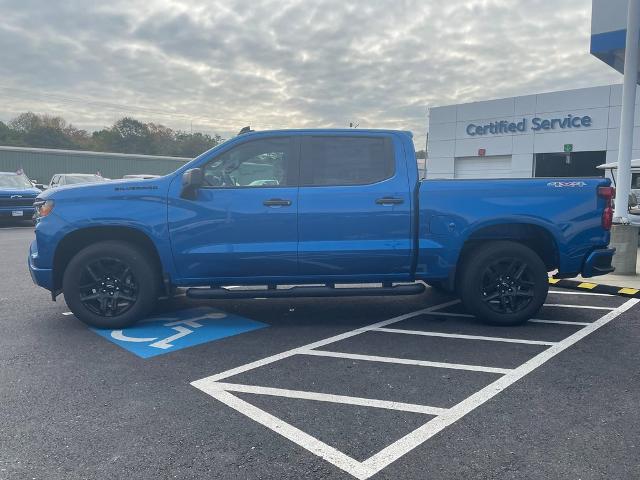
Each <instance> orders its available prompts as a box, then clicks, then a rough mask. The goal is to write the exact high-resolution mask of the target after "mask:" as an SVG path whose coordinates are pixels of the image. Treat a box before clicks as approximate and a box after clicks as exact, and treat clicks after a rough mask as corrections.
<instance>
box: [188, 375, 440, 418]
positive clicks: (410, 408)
mask: <svg viewBox="0 0 640 480" xmlns="http://www.w3.org/2000/svg"><path fill="white" fill-rule="evenodd" d="M198 388H200V387H198ZM201 390H203V391H204V392H206V393H208V394H209V395H213V394H214V393H215V392H219V391H227V392H238V393H254V394H257V395H269V396H273V397H285V398H299V399H301V400H316V401H318V402H329V403H342V404H346V405H359V406H361V407H374V408H384V409H387V410H399V411H402V412H413V413H424V414H426V415H442V414H443V413H444V412H445V411H446V410H447V409H446V408H439V407H430V406H428V405H416V404H413V403H404V402H391V401H388V400H377V399H374V398H361V397H351V396H346V395H333V394H330V393H320V392H305V391H301V390H289V389H286V388H272V387H261V386H258V385H244V384H238V383H222V382H214V383H207V384H203V385H202V388H201Z"/></svg>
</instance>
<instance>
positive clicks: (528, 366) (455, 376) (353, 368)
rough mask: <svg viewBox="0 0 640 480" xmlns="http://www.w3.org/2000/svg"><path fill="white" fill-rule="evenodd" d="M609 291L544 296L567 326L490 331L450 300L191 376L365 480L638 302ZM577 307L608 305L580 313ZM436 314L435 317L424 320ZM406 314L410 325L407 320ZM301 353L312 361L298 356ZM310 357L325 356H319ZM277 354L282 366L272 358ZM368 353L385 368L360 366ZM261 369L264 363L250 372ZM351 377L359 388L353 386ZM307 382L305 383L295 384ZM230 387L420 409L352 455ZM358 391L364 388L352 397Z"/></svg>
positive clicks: (251, 415)
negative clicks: (410, 421) (398, 431)
mask: <svg viewBox="0 0 640 480" xmlns="http://www.w3.org/2000/svg"><path fill="white" fill-rule="evenodd" d="M616 300H617V299H613V301H612V305H610V306H603V305H598V306H594V305H577V304H564V303H563V304H556V303H549V304H547V305H546V306H545V310H552V309H558V308H567V309H572V310H574V314H573V318H576V319H580V320H576V321H575V322H573V323H574V325H570V323H571V322H570V321H563V322H562V323H559V324H556V323H549V322H553V320H548V321H544V322H536V323H532V325H526V326H523V327H520V328H511V329H509V330H508V335H507V336H504V335H502V336H493V335H491V333H494V332H496V331H497V330H499V332H498V333H500V334H502V333H503V332H505V331H506V330H507V329H505V328H497V327H486V326H481V325H478V324H470V323H469V322H468V321H467V322H465V320H467V319H468V318H469V316H468V314H466V313H465V312H464V309H462V308H459V307H460V305H459V303H458V302H457V301H455V300H453V301H449V302H446V303H443V304H439V305H436V306H434V307H430V308H426V309H423V310H418V311H416V312H412V313H409V314H404V315H401V316H399V317H395V318H391V319H389V320H384V321H382V322H377V323H374V324H371V325H368V326H366V327H361V328H359V329H356V330H352V331H350V332H346V333H342V334H339V335H336V336H333V337H330V338H327V339H324V340H320V341H317V342H313V343H311V344H308V345H304V346H301V347H298V348H295V349H292V350H288V351H285V352H282V353H279V354H276V355H272V356H269V357H266V358H264V359H261V360H258V361H255V362H251V363H248V364H246V365H243V366H240V367H236V368H233V369H231V370H228V371H226V372H222V373H219V374H215V375H212V376H210V377H206V378H203V379H200V380H197V381H195V382H193V383H192V385H193V386H195V387H197V388H199V389H200V390H202V391H203V392H205V393H207V394H209V395H210V396H211V397H213V398H215V399H216V400H218V401H220V402H222V403H225V404H226V405H228V406H229V407H231V408H233V409H235V410H237V411H238V412H240V413H242V414H244V415H246V416H247V417H249V418H250V419H252V420H254V421H256V422H258V423H260V424H262V425H264V426H265V427H267V428H269V429H271V430H272V431H274V432H275V433H278V434H280V435H282V436H284V437H285V438H287V439H289V440H291V441H292V442H294V443H296V444H297V445H299V446H301V447H303V448H305V449H306V450H308V451H310V452H311V453H314V454H316V455H318V456H320V457H322V458H324V459H325V460H327V461H328V462H330V463H332V464H334V465H335V466H336V467H338V468H340V469H342V470H344V471H345V472H347V473H349V474H351V475H353V476H354V477H356V478H359V479H365V478H369V477H370V476H372V475H375V474H376V473H378V472H379V471H380V470H382V469H383V468H385V467H386V466H387V465H389V464H391V463H393V462H394V461H396V460H397V459H399V458H400V457H401V456H403V455H404V454H406V453H408V452H410V451H411V450H413V449H414V448H416V447H417V446H419V445H420V444H421V443H423V442H425V441H426V440H428V439H429V438H431V437H432V436H433V435H435V434H437V433H438V432H440V431H441V430H442V429H444V428H446V427H447V426H448V425H451V424H452V423H454V422H456V421H457V420H459V419H461V418H463V417H464V416H465V415H466V414H467V413H469V412H471V411H472V410H474V409H475V408H477V407H479V406H480V405H482V404H483V403H485V402H486V401H487V400H489V399H491V398H492V397H493V396H495V395H496V394H497V393H499V392H500V391H501V390H503V389H504V388H507V387H508V386H509V385H511V384H512V383H514V382H516V381H517V380H519V379H520V378H522V377H523V376H524V375H526V374H528V373H530V372H531V371H533V370H535V369H536V368H539V367H540V366H541V365H543V364H544V363H545V362H547V361H548V360H550V359H551V358H553V357H554V356H555V355H557V354H558V353H560V352H562V351H563V350H565V349H567V348H569V347H570V346H572V345H573V344H575V343H576V342H578V341H580V340H582V339H583V338H584V337H586V336H587V335H589V334H591V333H592V332H594V331H595V330H597V329H598V328H601V327H602V326H604V325H606V324H607V323H609V322H610V321H612V320H613V319H615V318H616V317H618V316H619V315H621V314H622V313H624V312H625V311H627V310H628V309H630V308H632V307H633V306H634V305H635V304H636V303H637V302H638V300H635V299H633V300H627V301H625V302H624V303H622V304H621V305H618V306H615V307H614V306H613V304H616V303H619V302H618V301H616ZM552 301H553V300H552ZM583 310H586V311H599V312H608V313H602V316H601V317H599V318H597V319H593V320H591V321H584V320H585V319H584V318H583V317H582V315H581V313H580V312H581V311H583ZM543 313H544V314H546V313H548V311H543ZM440 314H441V315H440ZM438 315H440V319H441V320H440V321H433V320H430V319H429V317H437V316H438ZM460 319H464V320H462V321H461V320H460ZM410 321H412V325H408V324H409V322H410ZM412 326H413V327H417V329H414V328H412ZM433 327H435V328H433ZM571 329H573V330H571ZM469 330H471V332H470V331H469ZM549 337H555V339H554V340H549ZM470 342H474V345H473V346H470V345H469V343H470ZM309 356H310V357H312V358H313V360H315V361H309V360H308V359H303V360H300V358H299V357H309ZM318 358H321V359H322V360H324V365H318V364H317V359H318ZM287 361H288V362H287ZM276 362H278V363H288V365H285V366H283V367H282V368H278V367H274V365H273V364H274V363H276ZM367 362H372V363H375V364H382V365H384V368H380V367H379V365H378V366H377V367H376V368H368V365H366V364H367ZM348 363H351V365H350V367H347V364H348ZM391 365H393V367H391ZM394 367H395V368H394ZM260 370H266V372H265V373H263V374H260V373H258V374H257V375H253V376H252V375H250V373H252V372H260ZM442 371H447V374H446V375H443V374H442ZM336 372H337V375H336V374H335V373H336ZM461 372H462V373H461ZM363 378H366V381H365V382H364V383H363V382H362V379H363ZM356 380H357V381H356ZM355 385H358V386H360V387H364V388H360V389H359V391H357V390H358V389H357V388H356V387H355ZM283 387H284V388H283ZM305 387H306V388H313V390H307V389H305V390H300V388H305ZM234 393H249V394H254V395H266V396H275V397H284V398H288V399H303V400H311V401H319V402H328V403H336V404H345V405H358V406H365V407H370V408H377V409H385V410H397V411H401V412H412V413H422V414H424V415H425V416H426V418H425V420H424V423H423V424H422V425H420V426H418V427H416V428H415V429H413V430H411V431H410V432H408V433H406V434H405V435H404V436H402V437H401V438H400V439H397V440H394V441H393V442H392V443H390V444H388V445H387V446H386V447H385V448H384V449H381V450H380V451H379V452H376V453H375V454H373V455H371V456H370V457H368V458H367V459H365V460H356V459H355V458H353V457H351V456H349V455H348V454H346V453H344V452H342V451H340V450H338V449H336V448H335V447H333V446H332V445H329V444H327V443H325V442H323V441H322V440H320V439H318V438H316V437H313V436H312V435H310V434H308V433H306V432H304V431H303V430H301V429H299V428H297V427H295V426H293V425H291V424H289V423H287V422H286V421H284V420H283V419H281V418H279V417H276V416H274V415H272V414H270V413H268V412H267V411H265V410H263V409H260V408H258V407H256V406H255V405H253V404H251V403H250V401H249V402H247V401H245V400H243V399H241V398H239V397H238V396H236V395H234ZM356 393H360V395H362V396H360V395H359V396H353V395H354V394H356Z"/></svg>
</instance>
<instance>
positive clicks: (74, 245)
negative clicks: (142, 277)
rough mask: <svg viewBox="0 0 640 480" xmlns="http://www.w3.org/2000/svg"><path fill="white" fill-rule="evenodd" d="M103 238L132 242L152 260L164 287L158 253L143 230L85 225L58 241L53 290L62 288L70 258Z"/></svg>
mask: <svg viewBox="0 0 640 480" xmlns="http://www.w3.org/2000/svg"><path fill="white" fill-rule="evenodd" d="M105 240H118V241H122V242H125V243H129V244H133V245H135V246H137V247H139V248H140V249H141V250H142V251H143V252H145V253H147V254H148V255H149V256H150V258H151V259H152V261H153V262H154V264H155V266H156V268H157V271H158V272H160V273H161V280H162V281H163V283H164V285H163V288H165V287H166V285H167V283H168V280H166V279H165V277H166V275H165V273H164V271H163V268H162V262H161V260H160V254H159V252H158V249H157V248H156V245H155V244H154V242H153V240H151V238H150V237H149V236H148V235H147V234H146V233H144V232H142V231H141V230H139V229H137V228H132V227H112V226H108V227H107V226H105V227H86V228H81V229H78V230H74V231H72V232H70V233H68V234H67V235H65V236H64V237H63V238H62V240H60V242H59V243H58V246H57V247H56V250H55V253H54V256H53V287H54V292H56V293H59V292H60V290H61V289H62V278H63V276H64V272H65V270H66V268H67V265H68V264H69V262H70V261H71V259H72V258H73V257H74V256H75V254H76V253H78V252H79V251H80V250H82V249H83V248H85V247H88V246H89V245H92V244H94V243H97V242H102V241H105Z"/></svg>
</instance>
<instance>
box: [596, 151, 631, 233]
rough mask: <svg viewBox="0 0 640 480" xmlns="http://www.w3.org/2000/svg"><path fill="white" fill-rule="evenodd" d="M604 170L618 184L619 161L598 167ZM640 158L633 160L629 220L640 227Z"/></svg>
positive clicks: (606, 176)
mask: <svg viewBox="0 0 640 480" xmlns="http://www.w3.org/2000/svg"><path fill="white" fill-rule="evenodd" d="M597 168H598V169H600V170H604V176H605V178H608V179H609V180H611V181H612V182H613V185H614V186H615V185H616V177H617V173H618V162H611V163H603V164H602V165H598V167H597ZM639 200H640V159H635V160H631V193H630V198H629V221H630V222H631V224H632V225H635V226H638V227H640V208H639V206H638V201H639Z"/></svg>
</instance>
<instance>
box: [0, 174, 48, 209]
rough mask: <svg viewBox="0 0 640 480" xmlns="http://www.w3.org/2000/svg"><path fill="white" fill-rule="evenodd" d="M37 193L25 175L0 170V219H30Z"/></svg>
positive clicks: (38, 191) (37, 190) (36, 189)
mask: <svg viewBox="0 0 640 480" xmlns="http://www.w3.org/2000/svg"><path fill="white" fill-rule="evenodd" d="M39 193H40V190H39V189H38V188H36V187H35V186H34V185H33V184H32V183H31V181H30V180H29V178H28V177H27V176H26V175H23V174H21V173H15V172H0V219H2V218H11V219H14V220H22V219H28V220H30V219H31V218H32V217H33V214H34V213H35V208H34V206H33V202H34V201H35V199H36V197H37V196H38V194H39Z"/></svg>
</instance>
